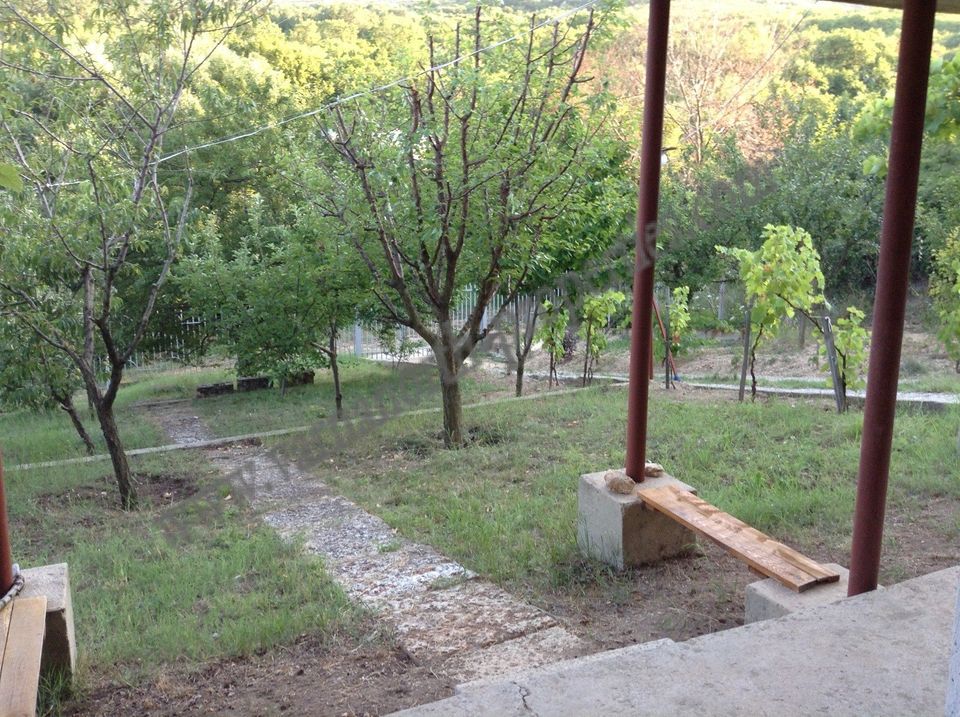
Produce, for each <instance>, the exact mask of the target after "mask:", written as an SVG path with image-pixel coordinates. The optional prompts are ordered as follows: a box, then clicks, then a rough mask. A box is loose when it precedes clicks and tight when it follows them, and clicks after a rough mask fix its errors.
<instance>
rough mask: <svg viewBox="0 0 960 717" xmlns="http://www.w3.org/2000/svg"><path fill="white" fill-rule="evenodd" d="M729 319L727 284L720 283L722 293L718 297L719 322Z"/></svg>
mask: <svg viewBox="0 0 960 717" xmlns="http://www.w3.org/2000/svg"><path fill="white" fill-rule="evenodd" d="M726 318H727V282H725V281H721V282H720V292H719V294H718V295H717V321H723V320H724V319H726Z"/></svg>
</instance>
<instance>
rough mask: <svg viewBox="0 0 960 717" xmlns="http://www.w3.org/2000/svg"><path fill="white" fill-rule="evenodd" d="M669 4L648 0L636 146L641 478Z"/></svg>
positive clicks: (634, 423)
mask: <svg viewBox="0 0 960 717" xmlns="http://www.w3.org/2000/svg"><path fill="white" fill-rule="evenodd" d="M669 29H670V0H650V22H649V25H648V27H647V69H646V86H645V88H644V99H643V140H642V143H641V146H640V197H639V202H638V208H637V240H636V246H637V257H636V266H635V269H634V274H633V322H632V329H631V332H630V336H631V340H630V389H629V395H628V399H627V464H626V471H627V475H628V476H630V477H631V478H633V479H634V480H635V481H637V482H640V481H642V480H643V468H644V465H645V463H646V450H647V400H648V398H649V394H650V379H649V378H648V376H649V374H650V371H651V370H652V368H653V360H652V358H651V352H652V350H653V336H652V333H653V325H652V324H653V319H652V317H651V314H652V313H653V264H654V260H655V256H656V252H657V205H658V202H659V199H660V155H661V150H662V147H663V100H664V89H665V87H666V84H667V36H668V34H669Z"/></svg>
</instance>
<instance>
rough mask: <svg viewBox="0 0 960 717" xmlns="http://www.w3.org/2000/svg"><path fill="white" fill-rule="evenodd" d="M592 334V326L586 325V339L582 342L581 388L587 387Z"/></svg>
mask: <svg viewBox="0 0 960 717" xmlns="http://www.w3.org/2000/svg"><path fill="white" fill-rule="evenodd" d="M592 333H593V326H591V325H590V324H589V323H588V324H587V337H586V340H585V341H584V347H583V381H582V382H581V385H582V386H583V387H586V385H587V369H588V368H589V366H590V338H591V334H592Z"/></svg>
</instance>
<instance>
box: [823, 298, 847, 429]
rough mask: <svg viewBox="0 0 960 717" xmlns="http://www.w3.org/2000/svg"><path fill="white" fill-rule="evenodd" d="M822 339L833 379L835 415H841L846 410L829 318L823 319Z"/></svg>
mask: <svg viewBox="0 0 960 717" xmlns="http://www.w3.org/2000/svg"><path fill="white" fill-rule="evenodd" d="M823 338H824V341H825V342H826V344H827V361H829V362H830V378H831V379H833V397H834V398H835V399H836V401H837V413H843V410H844V409H845V408H846V405H845V404H846V401H845V396H844V395H843V386H842V384H841V383H840V381H841V377H840V367H839V366H837V350H836V348H835V346H834V344H833V324H831V323H830V317H829V316H824V317H823Z"/></svg>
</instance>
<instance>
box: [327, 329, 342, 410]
mask: <svg viewBox="0 0 960 717" xmlns="http://www.w3.org/2000/svg"><path fill="white" fill-rule="evenodd" d="M329 356H330V371H331V373H333V400H334V402H335V403H336V405H337V420H338V421H339V420H340V419H342V418H343V394H342V393H340V366H339V364H338V363H337V327H336V326H335V325H334V326H332V327H330V347H329Z"/></svg>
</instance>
